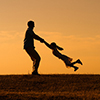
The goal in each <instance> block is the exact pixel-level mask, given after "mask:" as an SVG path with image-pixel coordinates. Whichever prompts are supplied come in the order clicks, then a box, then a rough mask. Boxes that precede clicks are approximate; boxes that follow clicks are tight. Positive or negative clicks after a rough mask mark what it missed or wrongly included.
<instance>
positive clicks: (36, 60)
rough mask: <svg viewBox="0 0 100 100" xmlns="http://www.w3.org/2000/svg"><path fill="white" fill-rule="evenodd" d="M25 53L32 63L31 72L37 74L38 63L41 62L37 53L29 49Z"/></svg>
mask: <svg viewBox="0 0 100 100" xmlns="http://www.w3.org/2000/svg"><path fill="white" fill-rule="evenodd" d="M26 52H27V53H28V54H29V56H30V57H31V59H32V61H33V70H34V72H38V67H39V63H40V60H41V58H40V56H39V54H38V53H37V51H36V50H34V49H33V48H31V47H29V48H27V49H26ZM34 67H35V68H34Z"/></svg>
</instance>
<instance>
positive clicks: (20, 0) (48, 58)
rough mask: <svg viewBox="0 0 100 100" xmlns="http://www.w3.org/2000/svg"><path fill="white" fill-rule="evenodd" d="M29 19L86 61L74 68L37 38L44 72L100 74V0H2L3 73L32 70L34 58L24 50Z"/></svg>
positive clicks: (38, 31) (0, 63) (49, 38)
mask: <svg viewBox="0 0 100 100" xmlns="http://www.w3.org/2000/svg"><path fill="white" fill-rule="evenodd" d="M29 20H33V21H34V22H35V26H36V27H35V29H34V32H35V33H36V34H37V35H39V36H40V37H42V38H44V39H45V40H46V41H47V42H49V43H51V42H53V41H54V42H56V43H57V44H58V45H59V46H61V47H63V48H64V50H63V51H61V53H62V54H65V55H67V56H69V57H71V58H73V61H75V60H77V59H78V58H79V59H81V61H82V62H83V66H81V65H79V64H77V65H76V66H79V70H78V71H77V72H74V70H73V68H70V69H68V68H66V66H65V64H64V63H63V62H62V61H61V60H60V59H58V58H56V57H55V56H53V55H52V51H51V50H50V49H49V48H47V47H46V46H45V45H44V44H43V43H40V42H39V41H35V47H36V50H37V51H38V53H39V54H40V56H41V63H40V67H39V73H40V74H100V0H0V74H28V73H30V74H31V71H32V61H31V59H30V58H29V56H28V55H27V53H26V52H25V51H24V50H23V39H24V35H25V31H26V29H27V22H28V21H29Z"/></svg>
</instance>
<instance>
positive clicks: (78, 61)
mask: <svg viewBox="0 0 100 100" xmlns="http://www.w3.org/2000/svg"><path fill="white" fill-rule="evenodd" d="M76 63H79V64H81V65H83V64H82V62H81V61H80V59H78V60H77V61H75V62H72V63H71V65H72V66H73V65H74V64H76Z"/></svg>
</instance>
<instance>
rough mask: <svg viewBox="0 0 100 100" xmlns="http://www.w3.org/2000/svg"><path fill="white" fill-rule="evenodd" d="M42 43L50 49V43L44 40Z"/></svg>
mask: <svg viewBox="0 0 100 100" xmlns="http://www.w3.org/2000/svg"><path fill="white" fill-rule="evenodd" d="M44 44H45V45H46V46H47V47H48V48H50V49H52V48H51V46H50V44H49V43H47V42H46V41H44Z"/></svg>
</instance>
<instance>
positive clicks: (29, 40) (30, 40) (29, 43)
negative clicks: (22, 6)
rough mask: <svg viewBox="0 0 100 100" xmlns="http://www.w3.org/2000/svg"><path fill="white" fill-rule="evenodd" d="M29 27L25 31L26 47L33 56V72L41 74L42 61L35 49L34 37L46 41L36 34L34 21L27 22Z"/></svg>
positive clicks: (33, 73)
mask: <svg viewBox="0 0 100 100" xmlns="http://www.w3.org/2000/svg"><path fill="white" fill-rule="evenodd" d="M27 25H28V29H27V31H26V33H25V39H24V49H25V51H26V52H27V53H28V55H29V56H30V57H31V60H32V61H33V72H32V75H39V74H38V67H39V63H40V60H41V58H40V56H39V54H38V53H37V51H36V50H35V47H34V39H36V40H39V41H40V42H41V43H43V42H44V39H42V38H41V37H39V36H38V35H36V34H35V33H34V31H33V29H34V27H35V25H34V22H33V21H29V22H28V23H27Z"/></svg>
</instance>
